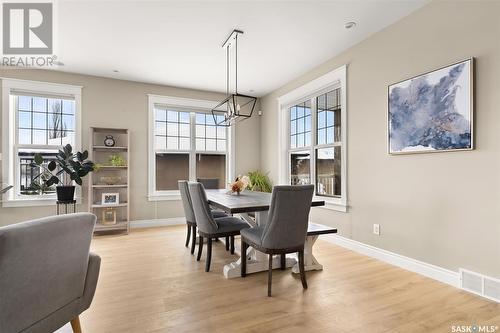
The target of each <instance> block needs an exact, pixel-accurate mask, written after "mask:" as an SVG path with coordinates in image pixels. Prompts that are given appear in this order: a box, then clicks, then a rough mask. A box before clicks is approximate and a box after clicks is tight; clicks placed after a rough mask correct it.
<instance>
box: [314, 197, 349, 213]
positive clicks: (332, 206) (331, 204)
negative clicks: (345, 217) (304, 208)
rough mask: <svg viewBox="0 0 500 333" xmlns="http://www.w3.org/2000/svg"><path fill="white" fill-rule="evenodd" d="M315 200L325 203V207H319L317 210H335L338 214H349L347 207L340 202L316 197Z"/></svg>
mask: <svg viewBox="0 0 500 333" xmlns="http://www.w3.org/2000/svg"><path fill="white" fill-rule="evenodd" d="M314 199H315V200H323V201H325V205H324V206H317V207H315V208H320V209H328V210H334V211H337V212H342V213H347V205H346V204H344V203H342V202H341V201H340V200H332V199H330V198H325V197H314Z"/></svg>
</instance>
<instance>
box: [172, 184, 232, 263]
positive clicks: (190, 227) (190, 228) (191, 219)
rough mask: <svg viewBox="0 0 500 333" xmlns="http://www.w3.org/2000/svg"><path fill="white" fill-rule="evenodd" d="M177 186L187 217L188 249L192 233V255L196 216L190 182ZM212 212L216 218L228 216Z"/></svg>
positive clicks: (221, 212) (216, 211) (219, 212)
mask: <svg viewBox="0 0 500 333" xmlns="http://www.w3.org/2000/svg"><path fill="white" fill-rule="evenodd" d="M177 184H178V186H179V191H180V193H181V200H182V208H183V209H184V215H185V216H186V225H187V236H186V247H188V246H189V240H190V238H191V232H192V241H191V254H194V248H195V246H196V218H195V216H194V212H193V203H192V201H191V196H190V194H189V189H188V181H187V180H179V181H178V182H177ZM210 211H211V214H212V216H213V217H214V218H220V217H226V216H227V214H226V213H224V212H223V211H220V210H216V209H211V210H210ZM228 245H229V244H228ZM226 249H227V247H226Z"/></svg>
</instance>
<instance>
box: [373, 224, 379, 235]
mask: <svg viewBox="0 0 500 333" xmlns="http://www.w3.org/2000/svg"><path fill="white" fill-rule="evenodd" d="M373 234H375V235H380V224H374V225H373Z"/></svg>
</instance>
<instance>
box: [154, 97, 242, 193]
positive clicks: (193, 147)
mask: <svg viewBox="0 0 500 333" xmlns="http://www.w3.org/2000/svg"><path fill="white" fill-rule="evenodd" d="M216 104H217V103H216V102H213V101H206V100H194V99H185V98H177V97H167V96H156V95H149V115H150V116H149V118H150V131H149V132H150V133H149V136H150V140H149V141H150V143H149V199H150V200H171V199H178V198H179V194H178V185H177V181H178V180H191V181H196V180H198V179H206V180H210V182H211V183H212V184H216V187H218V188H220V189H223V188H225V187H226V184H227V182H228V179H229V178H230V174H231V172H230V170H231V168H232V165H233V163H232V161H231V158H230V156H231V155H232V154H231V149H230V148H231V128H229V127H224V126H217V125H216V121H215V120H214V118H213V116H212V113H211V112H210V110H211V108H212V107H213V106H214V105H216ZM218 117H221V116H218Z"/></svg>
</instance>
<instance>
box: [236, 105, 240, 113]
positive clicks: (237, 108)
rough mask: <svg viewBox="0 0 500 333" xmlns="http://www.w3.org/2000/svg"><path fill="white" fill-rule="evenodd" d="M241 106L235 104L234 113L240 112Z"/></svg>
mask: <svg viewBox="0 0 500 333" xmlns="http://www.w3.org/2000/svg"><path fill="white" fill-rule="evenodd" d="M240 110H241V106H240V105H239V104H236V111H238V112H240Z"/></svg>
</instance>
